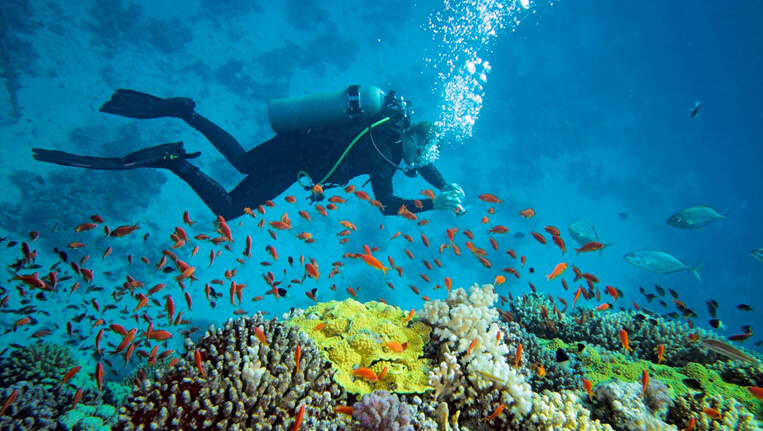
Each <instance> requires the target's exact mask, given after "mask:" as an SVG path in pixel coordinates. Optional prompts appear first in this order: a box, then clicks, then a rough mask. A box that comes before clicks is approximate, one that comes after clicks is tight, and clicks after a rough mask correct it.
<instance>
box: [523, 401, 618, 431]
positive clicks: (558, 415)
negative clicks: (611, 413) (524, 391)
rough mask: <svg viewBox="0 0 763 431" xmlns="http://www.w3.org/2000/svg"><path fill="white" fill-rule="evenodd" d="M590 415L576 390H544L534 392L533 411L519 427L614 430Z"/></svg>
mask: <svg viewBox="0 0 763 431" xmlns="http://www.w3.org/2000/svg"><path fill="white" fill-rule="evenodd" d="M590 416H591V412H590V411H588V409H586V408H585V407H584V406H583V404H582V403H581V402H580V398H578V396H577V395H576V394H575V393H574V392H571V391H561V392H551V391H544V392H543V393H540V394H533V411H532V413H531V414H530V416H529V417H528V418H527V419H526V420H525V421H524V422H523V423H522V424H521V426H520V427H518V428H517V429H522V430H527V431H546V430H590V431H612V427H611V426H609V425H608V424H602V423H601V422H600V421H599V420H595V419H591V417H590Z"/></svg>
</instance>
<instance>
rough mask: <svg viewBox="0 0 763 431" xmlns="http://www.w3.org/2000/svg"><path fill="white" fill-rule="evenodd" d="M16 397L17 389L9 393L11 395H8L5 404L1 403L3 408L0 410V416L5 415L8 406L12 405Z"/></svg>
mask: <svg viewBox="0 0 763 431" xmlns="http://www.w3.org/2000/svg"><path fill="white" fill-rule="evenodd" d="M18 395H19V390H18V389H14V390H13V392H11V394H10V395H8V398H7V399H6V400H5V403H3V408H2V409H0V416H2V415H3V413H5V410H6V409H7V408H8V406H10V405H11V404H12V403H13V401H15V400H16V397H17V396H18Z"/></svg>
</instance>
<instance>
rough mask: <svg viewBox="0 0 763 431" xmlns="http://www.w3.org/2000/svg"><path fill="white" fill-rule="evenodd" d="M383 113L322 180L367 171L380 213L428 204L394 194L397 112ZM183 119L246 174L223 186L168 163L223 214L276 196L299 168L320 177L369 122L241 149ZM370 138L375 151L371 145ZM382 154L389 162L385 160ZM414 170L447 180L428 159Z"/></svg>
mask: <svg viewBox="0 0 763 431" xmlns="http://www.w3.org/2000/svg"><path fill="white" fill-rule="evenodd" d="M385 114H387V115H390V116H391V118H392V119H391V120H390V121H387V122H385V123H383V124H381V125H379V126H377V127H375V128H373V129H372V130H371V133H366V134H365V135H364V136H363V137H362V138H361V139H360V140H359V141H358V142H357V143H356V144H355V146H353V148H352V149H351V150H350V151H349V152H348V153H347V155H346V156H345V158H344V159H343V160H342V163H341V164H340V165H339V167H338V168H337V169H336V170H335V171H334V173H332V174H331V176H330V177H329V178H328V179H327V180H326V182H327V183H334V184H340V185H346V184H347V183H348V182H349V181H350V180H351V179H352V178H354V177H357V176H359V175H364V174H365V175H369V176H370V177H371V178H370V179H371V186H372V189H373V196H374V199H376V200H378V201H380V202H381V203H382V204H383V205H384V209H383V210H382V213H383V214H385V215H393V214H397V210H398V209H399V208H400V206H401V205H405V206H406V207H407V208H408V209H409V210H410V211H412V212H414V213H417V212H421V211H427V210H431V209H432V208H433V202H432V200H431V199H427V198H422V199H419V200H420V201H421V203H422V205H423V207H422V208H421V209H419V208H417V206H416V205H415V204H414V200H413V199H402V198H399V197H397V196H395V195H394V194H393V190H392V177H393V175H395V172H397V170H398V169H397V165H398V164H399V163H400V161H401V160H402V152H403V148H402V142H401V132H402V128H401V127H400V126H401V122H400V121H399V118H395V117H394V115H395V113H394V112H392V113H390V112H384V111H383V112H382V113H380V114H379V115H377V119H379V118H384V115H385ZM183 119H184V120H185V121H186V122H187V123H188V124H189V125H191V127H193V128H194V129H196V130H198V131H199V132H201V133H202V134H203V135H204V136H205V137H206V138H207V139H208V140H209V142H211V143H212V145H214V146H215V148H217V150H218V151H220V152H221V153H222V154H223V156H225V158H226V159H227V160H228V161H229V162H230V163H231V164H232V165H233V166H234V167H235V168H236V169H237V170H238V171H239V172H241V173H242V174H247V177H246V178H245V179H244V180H243V181H241V183H239V185H238V186H236V187H235V188H234V189H233V190H231V191H230V192H226V191H225V189H224V188H223V187H222V186H221V185H220V184H219V183H218V182H217V181H215V180H213V179H212V178H210V177H209V176H207V175H206V174H204V173H203V172H201V171H200V170H199V169H198V168H197V167H196V166H194V165H192V164H191V163H189V162H188V161H187V160H181V161H178V162H176V163H173V164H172V166H171V167H170V170H171V171H172V172H174V173H175V174H177V175H178V176H179V177H180V178H181V179H183V180H184V181H185V182H187V183H188V184H189V185H190V186H191V187H192V188H193V189H194V191H195V192H196V193H197V194H198V195H199V197H200V198H201V199H202V200H203V201H204V203H206V204H207V206H208V207H209V208H210V209H211V210H212V211H213V212H214V213H215V214H217V215H222V216H223V217H224V218H226V219H232V218H235V217H238V216H241V215H242V214H243V213H244V208H245V207H252V208H254V207H257V206H258V205H261V204H263V203H264V202H265V201H266V200H268V199H270V200H272V199H275V198H276V197H277V196H279V195H280V194H281V193H283V192H284V191H286V190H287V189H288V188H289V187H291V185H292V184H294V183H295V182H296V181H297V174H298V173H299V172H300V171H304V172H307V173H308V174H309V175H310V177H311V178H312V180H313V181H320V180H321V179H322V178H323V177H325V176H326V174H328V172H329V171H330V170H331V168H332V167H333V166H334V164H335V163H336V162H337V160H339V158H340V157H341V154H342V152H343V151H344V150H345V149H346V148H347V146H348V145H349V144H350V142H352V140H353V139H354V138H355V137H356V136H357V135H358V134H359V133H360V132H361V131H362V130H363V129H364V128H366V127H368V125H369V124H370V123H359V124H351V125H349V126H347V125H343V126H340V127H335V128H315V129H310V130H307V131H304V132H290V133H279V134H276V136H275V137H273V138H272V139H270V140H268V141H265V142H263V143H262V144H260V145H258V146H256V147H254V148H252V149H251V150H249V151H245V150H244V148H243V147H242V146H241V144H239V143H238V141H236V139H235V138H234V137H233V136H231V135H230V134H228V133H227V132H226V131H225V130H223V129H222V128H220V127H219V126H217V125H216V124H214V123H212V122H211V121H209V120H208V119H206V118H204V117H202V116H201V115H199V114H197V113H195V112H193V114H192V115H186V116H184V117H183ZM372 139H373V143H372V141H371V140H372ZM374 143H375V144H376V147H377V148H378V151H377V150H376V148H374V145H373V144H374ZM382 154H383V155H384V157H386V158H387V159H388V160H389V161H390V162H392V163H390V162H388V161H387V160H384V158H383V157H382ZM393 164H394V166H393ZM418 172H419V173H420V174H421V176H422V177H423V178H424V179H425V180H427V182H429V183H430V184H431V185H432V186H434V187H436V188H437V189H441V188H442V187H443V186H445V185H446V183H445V180H444V179H443V177H442V175H441V174H440V172H439V171H438V170H437V168H436V167H434V165H432V164H429V165H426V166H423V167H419V168H418Z"/></svg>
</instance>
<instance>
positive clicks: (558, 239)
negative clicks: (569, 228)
mask: <svg viewBox="0 0 763 431" xmlns="http://www.w3.org/2000/svg"><path fill="white" fill-rule="evenodd" d="M551 239H552V240H553V241H554V244H556V246H557V247H559V250H561V251H562V254H564V253H567V244H565V243H564V240H563V239H562V237H560V236H558V235H554V236H552V237H551Z"/></svg>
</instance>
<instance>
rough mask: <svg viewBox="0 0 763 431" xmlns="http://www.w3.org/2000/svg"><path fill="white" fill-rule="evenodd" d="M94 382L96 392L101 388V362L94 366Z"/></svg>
mask: <svg viewBox="0 0 763 431" xmlns="http://www.w3.org/2000/svg"><path fill="white" fill-rule="evenodd" d="M95 384H96V386H98V392H101V389H103V364H102V363H100V362H99V363H98V365H96V366H95Z"/></svg>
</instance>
